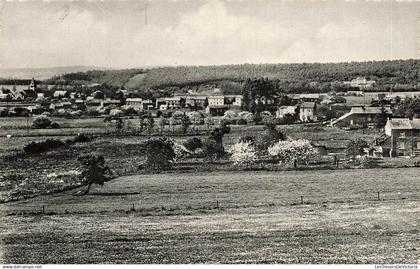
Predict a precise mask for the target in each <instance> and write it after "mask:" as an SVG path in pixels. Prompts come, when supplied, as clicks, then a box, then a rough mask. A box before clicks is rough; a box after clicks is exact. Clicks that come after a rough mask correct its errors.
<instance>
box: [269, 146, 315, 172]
mask: <svg viewBox="0 0 420 269" xmlns="http://www.w3.org/2000/svg"><path fill="white" fill-rule="evenodd" d="M268 154H269V155H270V156H273V157H274V158H276V159H278V160H279V161H280V163H294V166H296V162H297V161H298V160H301V161H304V162H306V163H307V161H308V159H309V157H311V156H313V155H315V154H317V150H316V149H315V148H314V147H313V146H312V145H311V143H310V141H309V140H306V139H299V140H286V141H279V142H277V143H275V144H274V145H272V146H271V147H269V148H268Z"/></svg>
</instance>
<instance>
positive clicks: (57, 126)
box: [50, 121, 60, 129]
mask: <svg viewBox="0 0 420 269" xmlns="http://www.w3.org/2000/svg"><path fill="white" fill-rule="evenodd" d="M50 127H51V129H60V124H58V123H57V122H55V121H54V122H52V123H51V126H50Z"/></svg>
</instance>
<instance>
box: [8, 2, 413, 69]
mask: <svg viewBox="0 0 420 269" xmlns="http://www.w3.org/2000/svg"><path fill="white" fill-rule="evenodd" d="M0 5H1V10H0V65H1V67H3V68H10V67H52V66H67V65H89V66H100V67H115V68H128V67H142V66H162V65H212V64H237V63H289V62H341V61H366V60H384V59H408V58H420V2H418V1H412V2H392V1H379V2H378V1H369V2H364V1H363V2H362V1H346V2H344V1H341V2H340V1H279V0H249V1H247V0H242V1H239V0H236V1H234V0H231V1H223V0H209V1H207V0H202V1H200V0H196V1H192V0H191V1H186V0H183V1H181V0H180V1H174V0H167V1H159V0H157V1H147V2H146V1H130V0H128V1H105V2H99V1H78V2H76V1H73V2H65V1H59V2H58V1H57V2H55V1H49V2H40V1H38V2H34V1H31V2H17V1H11V2H5V1H0Z"/></svg>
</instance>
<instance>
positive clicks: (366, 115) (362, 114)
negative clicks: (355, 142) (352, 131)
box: [331, 106, 392, 127]
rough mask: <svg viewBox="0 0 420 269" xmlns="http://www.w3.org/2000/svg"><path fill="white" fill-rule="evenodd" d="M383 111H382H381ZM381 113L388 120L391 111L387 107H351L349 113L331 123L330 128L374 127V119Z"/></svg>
mask: <svg viewBox="0 0 420 269" xmlns="http://www.w3.org/2000/svg"><path fill="white" fill-rule="evenodd" d="M382 110H383V111H382ZM382 112H384V113H385V114H386V116H387V117H388V118H389V117H391V116H392V111H391V108H390V107H389V106H385V107H383V108H382V107H369V106H355V107H352V108H351V110H350V112H348V113H346V114H344V115H343V116H341V117H339V118H338V119H336V120H335V121H333V122H331V126H338V127H350V126H361V127H365V126H367V127H374V125H375V121H376V117H377V116H378V115H380V114H381V113H382Z"/></svg>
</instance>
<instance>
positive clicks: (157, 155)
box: [143, 137, 176, 170]
mask: <svg viewBox="0 0 420 269" xmlns="http://www.w3.org/2000/svg"><path fill="white" fill-rule="evenodd" d="M143 151H144V153H145V155H146V164H145V167H147V169H150V170H165V169H169V168H171V167H172V164H173V160H174V159H175V157H176V155H175V151H174V143H173V142H172V140H169V139H168V138H166V137H164V138H149V139H148V140H147V141H146V142H145V143H144V144H143Z"/></svg>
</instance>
